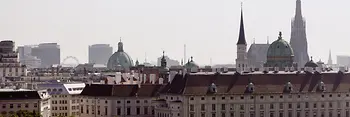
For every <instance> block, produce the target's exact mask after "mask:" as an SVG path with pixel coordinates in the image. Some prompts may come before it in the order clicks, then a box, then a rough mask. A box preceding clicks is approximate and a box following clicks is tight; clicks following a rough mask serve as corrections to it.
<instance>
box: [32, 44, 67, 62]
mask: <svg viewBox="0 0 350 117" xmlns="http://www.w3.org/2000/svg"><path fill="white" fill-rule="evenodd" d="M32 56H36V57H38V58H39V59H40V60H41V67H50V66H51V65H53V64H60V60H61V50H60V46H59V45H58V44H57V43H41V44H39V45H38V46H37V47H33V48H32Z"/></svg>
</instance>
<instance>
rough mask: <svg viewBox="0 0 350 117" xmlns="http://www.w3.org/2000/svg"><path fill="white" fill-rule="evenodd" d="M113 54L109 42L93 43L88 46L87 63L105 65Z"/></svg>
mask: <svg viewBox="0 0 350 117" xmlns="http://www.w3.org/2000/svg"><path fill="white" fill-rule="evenodd" d="M112 54H113V47H111V46H110V45H109V44H94V45H91V46H89V63H94V64H104V65H107V62H108V59H109V57H110V56H111V55H112Z"/></svg>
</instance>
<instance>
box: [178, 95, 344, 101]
mask: <svg viewBox="0 0 350 117" xmlns="http://www.w3.org/2000/svg"><path fill="white" fill-rule="evenodd" d="M341 96H342V95H341V94H338V95H337V97H341ZM345 96H346V97H349V96H350V94H346V95H345ZM255 97H258V96H250V99H254V98H255ZM265 97H266V96H260V99H264V98H265ZM283 97H284V96H283V95H280V96H279V98H283ZM321 97H322V98H324V97H325V95H324V94H322V95H321ZM328 97H329V98H332V97H333V94H329V95H328ZM171 98H172V97H171ZM270 98H271V99H274V98H275V97H274V96H272V95H271V96H270ZM288 98H292V95H288ZM298 98H301V95H298ZM305 98H308V96H305ZM194 99H195V98H194V97H190V100H194ZM211 99H212V100H216V97H212V98H211ZM221 99H222V100H226V97H221ZM230 99H231V100H233V99H234V97H232V96H231V97H230ZM240 99H244V96H241V97H240ZM171 100H172V99H171ZM201 100H205V97H201Z"/></svg>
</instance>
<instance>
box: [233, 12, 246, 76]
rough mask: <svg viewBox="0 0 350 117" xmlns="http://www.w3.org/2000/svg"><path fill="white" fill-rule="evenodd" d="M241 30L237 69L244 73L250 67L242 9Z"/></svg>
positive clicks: (238, 43) (238, 42)
mask: <svg viewBox="0 0 350 117" xmlns="http://www.w3.org/2000/svg"><path fill="white" fill-rule="evenodd" d="M240 23H241V24H240V27H239V28H240V29H239V37H238V41H237V59H236V68H237V70H239V71H244V69H245V68H246V67H248V65H247V64H248V60H247V42H246V40H245V34H244V23H243V10H242V8H241V22H240Z"/></svg>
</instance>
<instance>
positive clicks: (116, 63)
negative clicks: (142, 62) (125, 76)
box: [107, 42, 134, 69]
mask: <svg viewBox="0 0 350 117" xmlns="http://www.w3.org/2000/svg"><path fill="white" fill-rule="evenodd" d="M120 66H121V67H122V68H123V69H129V68H130V67H132V66H134V63H133V61H132V59H131V57H130V56H129V55H128V54H127V53H126V52H124V49H123V43H122V42H119V43H118V51H117V52H114V54H113V55H112V56H111V57H110V58H109V60H108V63H107V68H109V69H116V68H117V67H120Z"/></svg>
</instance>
